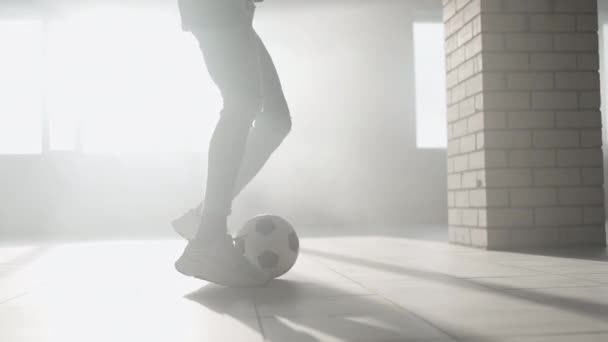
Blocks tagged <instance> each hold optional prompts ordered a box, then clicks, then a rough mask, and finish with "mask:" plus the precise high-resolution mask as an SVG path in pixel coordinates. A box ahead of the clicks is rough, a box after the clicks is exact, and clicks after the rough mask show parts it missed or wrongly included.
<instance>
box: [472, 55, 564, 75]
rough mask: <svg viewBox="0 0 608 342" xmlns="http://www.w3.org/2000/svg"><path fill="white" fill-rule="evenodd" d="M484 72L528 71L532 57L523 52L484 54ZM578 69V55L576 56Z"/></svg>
mask: <svg viewBox="0 0 608 342" xmlns="http://www.w3.org/2000/svg"><path fill="white" fill-rule="evenodd" d="M481 55H482V56H483V70H484V71H512V70H528V69H529V67H530V61H531V60H530V57H529V56H528V54H527V53H523V52H485V51H484V52H482V53H481ZM574 68H576V55H575V56H574Z"/></svg>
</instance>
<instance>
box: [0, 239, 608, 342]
mask: <svg viewBox="0 0 608 342" xmlns="http://www.w3.org/2000/svg"><path fill="white" fill-rule="evenodd" d="M183 244H184V243H183V242H181V241H177V240H167V241H118V242H82V243H63V244H51V243H46V244H40V243H37V244H30V245H27V244H26V245H23V244H22V245H19V244H9V245H4V246H0V341H3V342H22V341H36V342H39V341H58V342H59V341H61V342H71V341H79V342H80V341H104V342H107V341H113V342H120V341H129V342H138V341H146V342H148V341H180V342H188V341H200V342H202V341H230V342H233V341H234V342H238V341H280V342H297V341H370V342H383V341H438V342H439V341H501V342H502V341H504V342H515V341H518V342H520V341H521V342H524V341H525V342H532V341H534V342H538V341H552V342H556V341H557V342H561V341H577V342H579V341H580V342H584V341H602V342H605V341H608V253H607V252H606V250H605V249H602V250H598V249H595V250H587V251H582V250H563V251H552V252H545V253H510V252H487V251H482V250H475V249H469V248H465V247H460V246H454V245H449V244H446V243H445V242H442V241H437V240H432V239H431V240H428V239H427V240H425V239H420V238H404V237H374V236H359V237H357V236H351V237H335V238H309V239H303V240H302V247H303V250H302V253H301V255H300V259H299V260H298V263H297V265H296V267H295V268H294V269H293V270H292V271H291V272H290V273H288V274H287V275H286V276H285V277H284V278H282V279H280V280H275V281H273V282H272V283H271V284H270V285H269V286H268V287H266V288H259V289H249V290H237V289H228V288H222V287H218V286H214V285H210V284H206V283H204V282H202V281H198V280H195V279H189V278H185V277H183V276H181V275H179V274H178V273H176V272H175V271H174V270H173V267H172V265H173V261H174V259H175V258H176V257H177V256H178V255H179V253H180V252H181V248H182V247H183Z"/></svg>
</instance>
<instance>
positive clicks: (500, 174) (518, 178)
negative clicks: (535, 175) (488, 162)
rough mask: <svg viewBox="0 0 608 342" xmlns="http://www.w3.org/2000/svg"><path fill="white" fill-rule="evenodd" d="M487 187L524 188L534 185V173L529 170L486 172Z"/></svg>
mask: <svg viewBox="0 0 608 342" xmlns="http://www.w3.org/2000/svg"><path fill="white" fill-rule="evenodd" d="M486 180H487V182H488V183H487V186H488V187H491V188H508V187H518V186H519V187H523V186H530V185H532V171H531V170H528V169H496V170H486Z"/></svg>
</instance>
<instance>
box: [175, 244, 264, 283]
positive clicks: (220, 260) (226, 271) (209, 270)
mask: <svg viewBox="0 0 608 342" xmlns="http://www.w3.org/2000/svg"><path fill="white" fill-rule="evenodd" d="M175 269H176V270H177V271H178V272H180V273H182V274H184V275H187V276H190V277H195V278H198V279H202V280H206V281H209V282H212V283H216V284H219V285H224V286H236V287H251V286H262V285H265V284H266V283H268V281H270V278H269V277H268V276H267V275H266V274H265V273H264V272H263V271H262V270H260V269H257V268H256V267H255V266H253V265H252V264H251V263H250V262H249V261H247V259H246V258H245V257H244V256H243V255H241V254H239V253H238V252H237V251H236V249H235V248H234V244H233V242H232V237H231V236H230V235H228V234H224V235H223V236H220V237H218V238H215V239H213V241H205V242H201V241H198V240H194V241H190V242H188V245H187V246H186V249H185V250H184V253H183V254H182V256H181V257H180V258H179V259H177V261H176V262H175Z"/></svg>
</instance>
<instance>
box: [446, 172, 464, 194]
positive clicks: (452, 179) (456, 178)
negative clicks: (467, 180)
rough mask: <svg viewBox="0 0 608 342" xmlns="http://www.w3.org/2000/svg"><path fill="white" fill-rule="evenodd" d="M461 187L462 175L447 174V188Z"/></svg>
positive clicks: (456, 188)
mask: <svg viewBox="0 0 608 342" xmlns="http://www.w3.org/2000/svg"><path fill="white" fill-rule="evenodd" d="M461 188H462V176H461V175H460V173H455V174H451V175H448V189H449V190H459V189H461Z"/></svg>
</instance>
